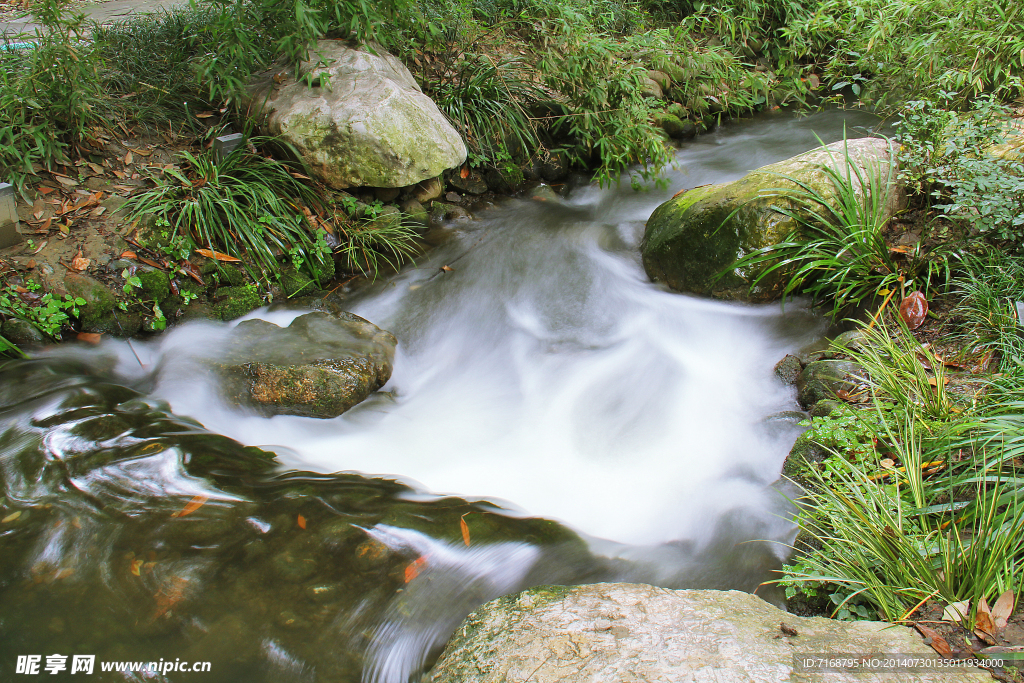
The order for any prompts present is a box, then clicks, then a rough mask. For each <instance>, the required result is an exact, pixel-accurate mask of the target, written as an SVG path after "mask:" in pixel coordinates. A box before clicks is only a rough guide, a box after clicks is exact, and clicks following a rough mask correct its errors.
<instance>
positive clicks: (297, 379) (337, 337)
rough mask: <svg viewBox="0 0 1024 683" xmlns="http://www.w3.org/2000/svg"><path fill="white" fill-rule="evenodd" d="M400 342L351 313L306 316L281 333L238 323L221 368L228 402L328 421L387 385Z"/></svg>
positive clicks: (279, 329) (266, 326) (264, 411)
mask: <svg viewBox="0 0 1024 683" xmlns="http://www.w3.org/2000/svg"><path fill="white" fill-rule="evenodd" d="M395 344H396V341H395V337H394V335H392V334H391V333H390V332H386V331H384V330H381V329H380V328H379V327H377V326H376V325H374V324H372V323H370V322H368V321H366V320H363V319H362V318H359V317H358V316H355V315H352V314H350V313H344V314H342V315H332V314H330V313H321V312H314V313H307V314H306V315H301V316H299V317H298V318H296V319H295V320H293V321H292V323H291V325H289V326H288V327H284V328H282V327H279V326H277V325H274V324H273V323H269V322H266V321H265V320H258V319H257V320H247V321H245V322H242V323H240V324H239V325H238V326H237V327H236V328H235V329H234V330H233V332H232V335H231V338H230V339H229V353H228V357H227V358H226V359H225V360H224V361H223V362H221V363H219V364H218V366H217V367H218V369H219V372H220V374H221V376H222V377H223V379H224V384H223V391H224V394H225V396H226V397H227V398H228V400H230V401H232V402H234V403H236V404H239V405H243V406H248V407H250V408H253V409H255V410H256V411H257V412H259V413H261V414H263V415H301V416H304V417H316V418H331V417H336V416H338V415H340V414H341V413H343V412H345V411H346V410H348V409H349V408H351V407H352V406H354V405H356V404H357V403H359V402H360V401H362V400H363V399H365V398H366V397H367V396H369V395H370V394H371V393H373V392H374V391H376V390H377V389H379V388H380V387H382V386H384V384H385V383H386V382H387V381H388V379H389V378H390V377H391V367H392V362H393V359H394V353H395Z"/></svg>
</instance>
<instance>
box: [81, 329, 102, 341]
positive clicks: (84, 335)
mask: <svg viewBox="0 0 1024 683" xmlns="http://www.w3.org/2000/svg"><path fill="white" fill-rule="evenodd" d="M102 336H103V335H102V334H101V333H99V332H79V333H78V335H77V338H78V341H84V342H86V343H87V344H99V343H100V338H101V337H102Z"/></svg>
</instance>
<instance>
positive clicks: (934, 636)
mask: <svg viewBox="0 0 1024 683" xmlns="http://www.w3.org/2000/svg"><path fill="white" fill-rule="evenodd" d="M914 627H915V628H917V630H918V632H919V633H920V634H921V635H922V636H924V637H925V638H926V639H927V640H930V641H931V642H930V643H929V645H931V646H932V649H933V650H935V651H936V652H938V653H939V654H940V655H942V656H943V657H952V656H953V648H951V647H950V646H949V643H947V642H946V639H945V638H943V637H942V636H940V635H939V632H938V631H936V630H935V629H932V628H928V627H927V626H925V625H924V624H914Z"/></svg>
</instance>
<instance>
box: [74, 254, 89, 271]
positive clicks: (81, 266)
mask: <svg viewBox="0 0 1024 683" xmlns="http://www.w3.org/2000/svg"><path fill="white" fill-rule="evenodd" d="M90 263H92V261H91V260H90V259H87V258H85V257H84V256H82V250H81V249H79V250H78V253H77V254H75V258H73V259H71V267H72V268H74V269H75V270H77V271H79V272H81V271H83V270H85V269H86V268H88V267H89V264H90Z"/></svg>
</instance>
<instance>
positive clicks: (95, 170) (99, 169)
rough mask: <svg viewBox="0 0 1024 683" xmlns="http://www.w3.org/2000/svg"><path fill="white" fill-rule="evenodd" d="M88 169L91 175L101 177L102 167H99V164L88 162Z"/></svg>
mask: <svg viewBox="0 0 1024 683" xmlns="http://www.w3.org/2000/svg"><path fill="white" fill-rule="evenodd" d="M89 168H90V169H91V170H92V172H93V173H96V174H97V175H103V167H102V166H100V165H99V164H94V163H92V162H89Z"/></svg>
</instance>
